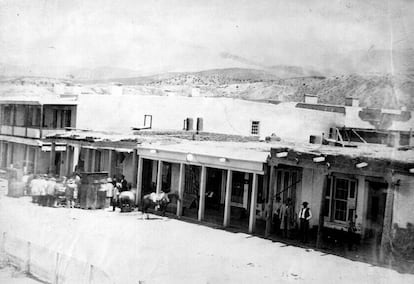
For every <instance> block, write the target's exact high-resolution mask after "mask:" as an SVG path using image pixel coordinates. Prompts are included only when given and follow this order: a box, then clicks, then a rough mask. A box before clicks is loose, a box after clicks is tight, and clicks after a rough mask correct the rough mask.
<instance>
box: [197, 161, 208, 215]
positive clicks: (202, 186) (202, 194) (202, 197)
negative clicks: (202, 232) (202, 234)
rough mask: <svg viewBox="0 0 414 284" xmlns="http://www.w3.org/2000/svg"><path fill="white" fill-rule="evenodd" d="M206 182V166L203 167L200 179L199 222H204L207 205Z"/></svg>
mask: <svg viewBox="0 0 414 284" xmlns="http://www.w3.org/2000/svg"><path fill="white" fill-rule="evenodd" d="M206 180H207V168H206V166H202V167H201V178H200V201H199V204H198V221H203V220H204V209H205V203H206Z"/></svg>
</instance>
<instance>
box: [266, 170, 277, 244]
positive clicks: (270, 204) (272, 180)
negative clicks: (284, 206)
mask: <svg viewBox="0 0 414 284" xmlns="http://www.w3.org/2000/svg"><path fill="white" fill-rule="evenodd" d="M275 184H276V170H275V167H274V166H271V168H270V187H269V195H268V200H267V206H266V209H265V211H266V230H265V237H268V236H270V232H271V231H272V212H273V199H274V195H275V192H274V191H275Z"/></svg>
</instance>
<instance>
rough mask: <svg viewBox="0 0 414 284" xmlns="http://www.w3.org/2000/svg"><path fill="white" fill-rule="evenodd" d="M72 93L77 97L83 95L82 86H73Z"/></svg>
mask: <svg viewBox="0 0 414 284" xmlns="http://www.w3.org/2000/svg"><path fill="white" fill-rule="evenodd" d="M72 93H73V94H74V95H77V96H78V95H80V94H81V93H82V85H75V86H73V88H72Z"/></svg>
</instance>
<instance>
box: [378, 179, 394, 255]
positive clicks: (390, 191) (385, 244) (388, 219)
mask: <svg viewBox="0 0 414 284" xmlns="http://www.w3.org/2000/svg"><path fill="white" fill-rule="evenodd" d="M387 180H388V188H387V199H386V201H385V213H384V222H383V227H382V236H381V250H380V260H381V261H383V262H384V261H385V259H386V256H387V254H388V253H389V245H390V242H391V240H392V237H391V231H392V212H393V207H394V189H395V183H394V181H393V178H392V175H391V177H390V178H389V179H387Z"/></svg>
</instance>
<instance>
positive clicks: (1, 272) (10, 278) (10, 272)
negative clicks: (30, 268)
mask: <svg viewBox="0 0 414 284" xmlns="http://www.w3.org/2000/svg"><path fill="white" fill-rule="evenodd" d="M0 283H2V284H39V283H41V282H38V281H36V280H33V279H31V278H28V277H27V276H26V275H25V274H24V273H22V272H21V271H18V270H16V269H15V268H13V267H10V266H6V267H0Z"/></svg>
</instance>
